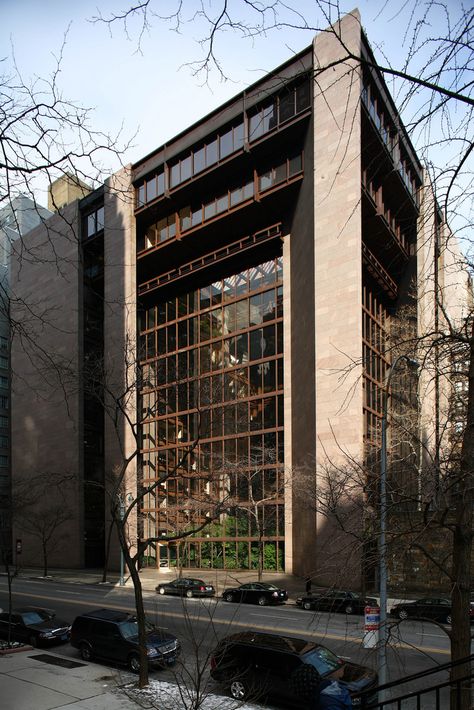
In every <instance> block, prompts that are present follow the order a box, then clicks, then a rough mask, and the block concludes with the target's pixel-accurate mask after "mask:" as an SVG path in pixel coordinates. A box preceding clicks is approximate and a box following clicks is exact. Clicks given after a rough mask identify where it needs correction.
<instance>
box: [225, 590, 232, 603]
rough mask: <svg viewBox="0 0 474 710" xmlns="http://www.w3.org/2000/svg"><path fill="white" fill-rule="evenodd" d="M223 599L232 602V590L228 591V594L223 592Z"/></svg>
mask: <svg viewBox="0 0 474 710" xmlns="http://www.w3.org/2000/svg"><path fill="white" fill-rule="evenodd" d="M224 601H226V602H233V601H234V595H233V594H232V592H229V593H228V594H224Z"/></svg>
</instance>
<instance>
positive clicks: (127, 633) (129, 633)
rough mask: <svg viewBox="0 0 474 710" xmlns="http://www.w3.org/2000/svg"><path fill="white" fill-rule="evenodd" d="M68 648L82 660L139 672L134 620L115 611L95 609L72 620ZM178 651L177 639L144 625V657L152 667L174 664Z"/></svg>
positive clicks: (125, 614)
mask: <svg viewBox="0 0 474 710" xmlns="http://www.w3.org/2000/svg"><path fill="white" fill-rule="evenodd" d="M71 646H74V648H78V649H79V652H80V654H81V657H82V658H83V660H84V661H90V660H91V659H92V658H100V659H102V660H104V661H111V662H113V663H119V664H123V665H127V666H128V667H129V668H130V670H132V671H133V672H135V673H138V671H139V670H140V657H139V648H138V624H137V620H136V617H134V616H131V615H130V614H127V613H126V612H123V611H117V610H115V609H97V611H90V612H88V613H87V614H81V616H78V617H76V619H74V621H73V624H72V629H71ZM180 650H181V646H180V643H179V641H178V639H177V638H176V636H173V634H170V633H169V632H168V631H164V630H163V629H158V628H156V627H154V626H152V625H151V624H148V622H147V658H148V664H149V665H150V666H151V667H154V668H163V667H165V666H170V665H173V664H174V663H175V662H176V660H177V658H178V655H179V652H180Z"/></svg>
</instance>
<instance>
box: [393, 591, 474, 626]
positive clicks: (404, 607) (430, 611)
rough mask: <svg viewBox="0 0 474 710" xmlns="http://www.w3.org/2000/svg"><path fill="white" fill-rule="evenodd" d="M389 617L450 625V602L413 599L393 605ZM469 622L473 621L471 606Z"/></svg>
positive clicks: (448, 600)
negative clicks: (427, 620) (426, 620)
mask: <svg viewBox="0 0 474 710" xmlns="http://www.w3.org/2000/svg"><path fill="white" fill-rule="evenodd" d="M390 616H396V617H397V618H398V619H408V617H411V618H415V619H433V620H434V621H441V622H442V623H446V624H450V623H451V618H452V617H451V600H450V599H439V598H433V599H432V598H431V597H426V598H424V599H415V601H412V602H403V603H400V604H395V606H393V607H392V608H391V609H390ZM469 616H470V620H471V622H472V621H474V606H473V605H472V604H471V608H470V611H469Z"/></svg>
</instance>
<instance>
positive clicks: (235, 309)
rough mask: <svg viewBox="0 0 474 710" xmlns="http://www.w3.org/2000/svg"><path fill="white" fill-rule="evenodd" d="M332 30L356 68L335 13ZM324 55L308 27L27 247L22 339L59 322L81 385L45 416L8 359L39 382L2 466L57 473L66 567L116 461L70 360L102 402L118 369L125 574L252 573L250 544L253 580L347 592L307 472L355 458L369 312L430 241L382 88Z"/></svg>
mask: <svg viewBox="0 0 474 710" xmlns="http://www.w3.org/2000/svg"><path fill="white" fill-rule="evenodd" d="M339 30H340V32H341V33H342V36H343V40H344V43H345V45H346V46H348V47H349V48H350V49H351V51H352V52H353V53H354V54H359V53H360V54H361V55H362V56H364V57H367V58H369V59H370V58H371V56H372V55H371V50H370V47H369V45H368V43H367V40H366V38H365V36H364V34H363V32H362V31H361V28H360V22H359V18H358V14H357V13H354V14H353V15H348V16H346V17H345V18H344V19H343V20H342V22H341V25H340V28H338V31H339ZM341 56H344V53H343V50H342V48H341V43H340V42H339V40H338V38H337V36H336V33H335V34H332V33H321V34H320V35H318V36H316V38H315V40H314V44H313V45H312V46H310V47H308V48H307V49H306V50H304V51H303V52H301V53H300V54H298V55H297V56H294V57H292V58H291V59H290V60H289V61H288V62H287V63H285V64H284V65H282V66H280V67H279V68H278V69H276V70H275V71H274V72H271V73H270V74H268V75H267V76H265V77H264V78H263V79H261V80H260V81H258V82H257V83H255V84H254V85H253V86H251V87H250V88H249V89H247V90H245V91H243V92H242V93H240V94H239V95H238V96H236V97H235V98H234V99H232V100H230V101H228V102H227V103H226V104H224V105H223V106H221V107H219V108H218V109H217V110H215V111H213V112H212V113H211V114H209V115H208V116H206V117H205V118H204V119H203V120H201V121H199V122H198V123H196V124H194V125H193V126H191V127H190V128H189V129H188V130H186V131H184V132H183V133H181V134H180V135H178V136H177V137H175V138H174V139H172V140H170V141H168V142H167V143H166V144H165V145H163V146H161V147H159V148H158V149H157V150H155V151H153V152H152V153H151V154H149V155H148V156H146V157H145V158H143V159H142V160H140V161H139V162H138V163H136V164H135V165H133V166H131V168H130V169H128V170H124V171H122V172H121V173H119V174H117V175H115V176H114V177H113V178H112V179H111V180H110V181H108V182H107V183H106V184H105V186H104V187H103V188H101V189H99V190H97V191H95V192H93V193H91V194H90V195H88V196H87V197H85V198H84V199H82V200H80V201H76V202H74V203H72V204H70V205H68V206H66V207H65V208H64V211H63V212H61V213H60V214H58V215H56V216H55V217H53V218H52V220H50V223H49V228H50V235H52V234H54V235H55V239H54V240H53V239H51V238H49V239H47V240H45V239H44V238H43V236H44V229H43V228H39V229H37V230H36V231H35V232H32V233H30V235H28V238H29V244H30V245H31V247H32V249H33V252H34V248H35V247H34V245H35V244H36V245H37V247H36V248H37V257H38V258H37V259H36V261H35V260H33V261H30V263H29V265H28V266H24V267H23V268H22V270H21V271H19V270H18V269H17V270H16V271H15V279H16V281H15V288H17V289H18V292H19V293H21V294H22V295H23V296H24V298H25V300H27V298H28V296H31V295H32V289H31V284H32V283H35V286H36V288H38V285H39V286H40V288H41V292H42V295H43V297H44V299H45V304H47V303H50V304H54V306H55V311H54V312H53V313H52V314H50V317H51V321H50V322H48V323H44V322H43V323H42V327H41V333H38V338H39V341H40V342H41V343H43V344H44V345H45V348H46V350H48V351H55V349H56V345H57V343H58V332H59V331H61V333H62V335H61V338H60V352H59V353H57V354H58V355H60V359H61V360H62V361H64V359H65V358H66V355H67V353H69V354H70V359H69V365H70V367H71V368H72V370H74V369H77V372H78V373H80V376H79V378H78V380H77V382H76V383H75V385H74V387H73V386H72V385H71V386H70V390H69V397H68V401H67V402H65V401H64V393H65V392H66V391H68V387H65V388H63V389H62V390H60V389H56V390H54V391H53V390H52V389H51V387H52V384H51V383H50V384H49V385H48V384H47V385H46V391H45V390H44V382H40V379H41V378H40V377H39V375H38V373H37V372H35V371H34V370H33V369H32V368H31V353H28V352H26V351H25V349H24V348H22V347H21V346H19V347H18V348H17V349H16V346H15V345H14V353H15V358H16V359H17V361H18V363H19V365H18V366H19V368H24V371H25V372H27V373H28V376H29V377H31V381H32V383H34V386H33V387H32V391H34V392H38V395H35V398H36V401H37V405H36V407H34V408H32V407H31V392H29V391H27V390H26V389H25V388H24V383H18V389H17V390H16V391H15V401H16V413H15V425H14V434H13V436H14V437H15V436H20V435H22V436H23V442H24V445H23V446H22V447H21V448H20V447H19V448H18V449H17V448H15V450H14V457H15V461H16V470H17V471H18V475H25V474H26V473H27V472H28V470H32V469H33V468H34V467H35V466H37V465H38V460H39V459H41V465H42V466H43V467H45V470H46V469H47V468H48V467H51V468H53V469H57V467H58V462H59V461H61V465H63V466H64V468H65V469H66V470H67V471H69V472H70V474H71V476H72V477H73V478H74V480H75V484H74V490H73V491H72V492H71V504H72V507H73V512H72V514H71V521H70V525H69V529H68V535H69V538H68V556H67V563H68V565H76V566H81V565H92V564H94V565H98V564H100V562H101V561H102V560H103V556H104V544H105V538H106V531H107V524H106V521H107V510H108V506H109V502H108V500H107V494H106V492H104V491H106V489H107V479H108V477H109V476H110V475H113V472H114V470H116V466H117V464H118V463H120V461H121V460H123V456H122V454H121V453H120V452H119V447H118V441H119V440H120V442H121V443H122V444H123V447H124V448H123V451H124V452H125V454H130V453H133V450H134V446H135V439H134V437H133V435H132V432H131V431H130V430H129V429H127V427H126V425H125V424H124V423H123V422H122V421H120V422H119V424H118V428H117V427H116V426H114V425H113V424H112V423H111V421H110V420H109V419H108V417H107V416H104V411H103V408H102V407H101V406H99V404H98V401H99V399H100V397H99V399H98V398H97V397H94V396H91V394H90V387H88V386H87V382H86V381H85V380H87V378H88V377H89V376H90V375H88V374H87V368H86V370H84V363H90V362H102V361H103V362H104V364H105V366H104V371H105V372H106V373H107V381H108V382H109V381H111V380H114V381H115V387H116V390H115V391H120V387H122V388H124V389H123V391H125V387H126V386H127V377H128V376H129V375H130V372H131V371H132V370H133V367H131V366H132V365H134V364H135V363H136V362H138V365H139V375H140V376H139V380H138V382H137V383H136V384H137V386H136V401H135V399H134V397H135V387H134V386H133V387H132V388H131V394H133V397H132V399H131V400H130V401H129V405H128V406H129V411H130V412H131V413H132V417H133V419H134V421H139V422H140V427H139V435H140V447H139V456H138V457H137V459H136V461H135V460H134V461H132V464H131V466H130V468H129V470H128V475H127V481H126V484H125V486H124V489H123V495H124V496H125V498H129V497H130V496H132V498H134V497H135V496H136V495H137V490H138V491H140V490H142V486H145V487H146V486H149V485H153V484H155V483H156V484H157V485H156V487H155V488H154V490H153V491H152V492H150V493H148V494H147V495H146V496H145V498H144V503H143V506H141V510H140V514H141V523H140V529H139V530H138V532H137V533H133V534H137V535H138V536H139V537H141V538H143V537H146V538H148V537H154V538H156V540H155V541H154V542H153V543H152V544H150V545H149V547H148V549H147V550H146V551H145V555H144V560H143V561H144V564H148V565H153V566H157V567H167V566H173V565H175V564H178V563H179V564H183V565H185V566H193V567H197V568H227V569H239V568H249V567H255V565H256V560H257V557H258V554H259V545H260V544H261V543H262V542H263V559H264V564H265V566H266V568H268V569H285V570H286V571H287V572H294V573H296V574H300V575H305V574H315V575H319V576H320V577H321V576H322V574H323V573H324V572H328V574H329V576H330V577H331V578H333V579H336V578H337V579H338V581H339V582H340V583H342V581H343V579H344V578H345V580H346V581H347V580H350V581H351V582H352V583H353V584H355V583H356V580H357V579H358V578H359V575H360V568H361V552H360V550H359V552H358V554H354V551H353V550H352V549H351V550H350V551H349V550H348V548H347V538H346V537H345V536H344V535H342V534H341V532H340V531H337V530H336V529H335V528H334V527H331V526H330V525H329V524H328V521H327V518H326V517H325V516H324V515H323V514H322V513H321V512H320V511H319V510H318V509H317V506H316V505H315V501H316V500H317V496H318V490H319V487H320V486H321V485H323V483H322V479H321V480H319V479H318V475H319V473H318V471H319V469H320V467H322V468H324V465H325V464H327V463H330V464H331V465H333V466H340V465H341V464H342V462H343V461H344V458H345V457H349V458H350V459H351V460H352V461H359V462H361V461H363V460H364V459H365V460H366V461H369V462H370V461H372V462H374V463H375V462H376V461H377V456H378V451H379V448H380V421H381V418H382V412H383V397H384V394H383V392H384V380H385V376H386V373H387V370H388V367H389V364H390V354H389V352H388V350H387V347H388V346H387V342H388V336H389V330H390V319H391V317H392V316H393V315H394V314H396V313H397V311H398V310H399V309H400V307H401V306H402V305H406V303H407V302H409V301H410V300H411V299H412V294H411V292H412V289H413V287H415V288H416V282H417V273H418V272H420V266H419V263H418V260H417V251H418V246H419V245H420V244H423V245H426V244H428V243H429V242H430V238H431V237H430V232H429V230H430V226H429V220H424V221H423V222H421V221H420V220H419V214H420V197H421V196H422V195H423V172H422V167H421V165H420V162H419V160H418V158H417V156H416V153H415V151H414V149H413V146H412V145H411V143H410V140H409V138H408V136H407V133H406V131H405V129H404V128H403V125H402V124H401V121H400V117H399V115H398V113H397V111H396V107H395V105H394V102H393V100H392V98H391V96H390V94H389V92H388V90H387V87H386V85H385V83H384V81H383V79H382V78H381V76H380V75H379V74H378V73H377V72H376V71H375V70H374V69H368V68H363V69H361V68H360V66H358V65H357V64H356V63H355V62H353V61H350V62H348V61H345V62H342V63H340V64H337V63H335V60H336V59H337V58H339V57H341ZM325 65H330V66H331V69H330V70H328V71H325V72H319V71H317V72H316V69H317V68H318V67H321V66H325ZM316 75H317V76H316ZM315 76H316V80H315ZM70 225H75V229H76V231H75V233H74V230H71V228H70ZM53 247H54V249H53ZM53 251H54V259H52V255H53ZM58 258H60V259H63V260H64V264H65V266H64V268H61V269H60V268H57V263H56V262H55V259H58ZM52 269H53V270H54V273H55V278H54V280H51V273H52V271H51V270H52ZM58 371H59V370H58ZM58 371H57V372H58ZM57 372H56V374H57ZM89 372H90V371H89ZM117 383H122V384H117ZM69 384H70V383H69ZM128 384H130V380H128ZM77 385H78V386H77ZM48 387H50V389H49V390H48ZM42 388H43V389H42ZM40 390H42V393H41V396H40V394H39V392H40ZM48 393H49V394H48ZM135 408H136V412H135ZM25 413H27V414H28V417H27V427H26V429H27V431H26V432H25V431H24V425H25ZM22 427H23V429H22ZM117 434H118V435H119V438H118V437H117ZM193 442H197V443H195V446H194V447H193V448H192V452H191V454H190V455H189V456H187V457H186V458H185V460H184V462H183V463H182V464H180V462H181V461H182V459H183V453H184V452H185V451H187V450H189V448H190V446H191V445H192V444H193ZM176 466H178V470H177V471H176V473H177V475H176V476H173V477H172V478H171V479H167V480H164V479H165V478H166V477H167V476H168V474H169V471H170V470H174V469H175V467H176ZM308 469H310V470H312V471H313V475H312V476H311V477H308V476H307V475H304V476H303V474H302V473H301V472H302V471H308ZM162 479H163V482H162V483H160V480H162ZM301 481H304V490H302V486H303V484H302V483H301ZM365 494H366V492H364V491H363V487H362V486H361V488H360V490H359V491H358V492H357V495H358V497H360V498H361V499H362V500H363V496H364V495H365ZM226 497H227V498H228V499H229V500H230V501H232V505H231V506H229V508H230V510H228V511H227V512H226V514H225V515H222V516H220V517H219V518H218V519H217V520H215V521H214V522H213V523H212V524H211V525H209V526H208V527H206V528H204V529H203V530H202V531H201V532H199V533H198V534H195V535H193V536H192V537H191V538H189V539H187V540H185V541H183V542H181V543H180V544H179V545H178V544H177V543H169V544H167V543H163V542H162V543H160V541H159V540H160V537H166V535H168V534H169V533H170V531H172V530H175V529H179V530H182V529H183V527H184V526H186V524H187V522H189V519H190V514H191V513H190V510H191V509H192V508H193V506H194V507H195V504H196V501H202V509H201V513H202V515H203V519H204V517H205V515H206V512H207V511H208V508H209V507H210V506H211V504H212V502H213V501H214V502H215V501H216V500H221V501H224V500H225V499H226ZM256 508H258V510H259V513H258V521H259V522H258V523H257V518H255V517H253V514H252V510H255V509H256ZM32 549H33V548H32ZM335 552H337V555H338V556H337V560H338V562H337V565H335V563H334V553H335ZM63 555H64V553H59V552H58V554H57V558H56V560H57V562H56V563H57V564H63V563H64V561H65V559H64V556H63ZM25 559H26V558H25ZM342 568H343V569H344V572H343V573H342V572H341V569H342Z"/></svg>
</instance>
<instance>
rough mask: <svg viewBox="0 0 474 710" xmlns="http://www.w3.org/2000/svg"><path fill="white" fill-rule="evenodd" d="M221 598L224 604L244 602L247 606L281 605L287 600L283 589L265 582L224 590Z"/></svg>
mask: <svg viewBox="0 0 474 710" xmlns="http://www.w3.org/2000/svg"><path fill="white" fill-rule="evenodd" d="M222 598H223V599H224V601H226V602H244V603H248V604H259V605H260V606H266V605H267V604H283V602H286V600H287V599H288V594H287V592H286V591H285V590H284V589H279V587H275V585H274V584H268V583H266V582H250V583H249V584H241V585H240V587H233V588H231V589H224V591H223V593H222Z"/></svg>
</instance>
